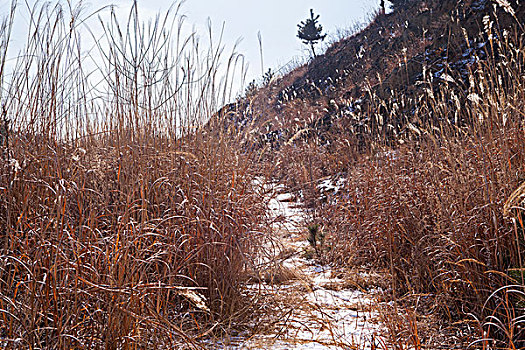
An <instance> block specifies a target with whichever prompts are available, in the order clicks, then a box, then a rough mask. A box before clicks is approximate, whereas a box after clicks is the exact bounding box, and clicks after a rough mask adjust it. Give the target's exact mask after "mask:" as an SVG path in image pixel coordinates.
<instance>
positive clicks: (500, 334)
mask: <svg viewBox="0 0 525 350" xmlns="http://www.w3.org/2000/svg"><path fill="white" fill-rule="evenodd" d="M486 53H487V56H488V59H487V60H486V61H478V63H476V64H475V65H473V66H471V68H470V71H469V72H468V76H467V77H466V79H465V80H463V79H462V77H461V76H460V75H459V73H458V72H454V71H451V73H450V74H453V77H454V79H455V81H456V82H454V83H452V82H449V83H446V84H440V85H439V86H437V85H436V84H433V83H432V82H431V81H430V80H429V81H427V82H426V86H427V87H426V88H425V92H424V93H423V94H422V95H421V97H420V98H419V101H418V103H417V104H416V107H415V108H414V109H413V113H412V114H408V116H407V115H406V114H401V113H400V114H398V115H394V116H390V120H397V121H402V123H401V125H404V126H403V127H402V129H403V132H402V133H400V134H399V135H398V136H397V137H396V138H395V140H396V141H398V140H402V141H403V142H402V145H398V146H397V147H394V148H392V147H391V146H388V145H389V144H390V145H391V141H392V139H390V142H385V143H383V142H381V141H379V142H378V141H376V143H375V150H374V151H373V152H372V153H371V154H370V155H369V156H366V157H363V158H361V160H359V161H358V162H357V165H353V166H352V167H349V169H350V170H348V172H347V176H346V179H347V182H346V185H345V191H344V194H342V195H340V196H338V197H337V200H334V201H332V202H331V203H328V204H324V205H323V206H322V208H321V209H320V213H319V214H318V215H319V216H320V219H319V220H320V222H321V223H322V224H323V225H325V230H326V231H327V232H329V233H330V235H329V236H328V238H327V239H328V240H329V243H328V245H329V247H330V250H329V251H327V252H326V254H327V255H328V256H329V260H330V261H332V262H337V263H339V264H343V265H346V264H364V265H369V266H375V267H380V268H386V269H387V270H388V271H389V272H390V273H391V275H392V282H391V293H392V294H393V295H395V296H398V297H400V296H407V295H417V296H419V299H418V300H428V301H427V302H424V303H422V304H423V305H424V306H423V309H424V308H427V310H426V311H428V310H429V309H430V310H431V311H432V312H435V313H438V314H440V315H442V317H444V319H446V320H447V321H448V322H449V324H452V323H454V322H456V321H465V322H467V323H469V324H472V323H473V324H475V325H476V326H475V328H477V329H479V335H480V336H481V337H483V338H484V339H490V340H484V341H480V342H476V343H475V344H478V345H479V344H483V347H484V348H486V349H489V348H493V346H499V347H501V346H503V348H505V349H516V348H521V347H523V346H524V343H523V339H525V333H524V329H523V322H524V320H523V314H524V310H525V309H524V304H523V288H524V286H525V279H524V277H523V272H524V265H525V260H524V252H525V236H524V229H523V214H522V210H523V207H522V206H520V205H522V204H520V205H517V206H515V210H514V211H513V212H512V215H511V214H510V212H508V213H507V215H506V214H505V211H504V204H505V203H506V201H507V200H508V199H509V197H510V196H511V194H512V192H513V191H514V190H515V189H516V188H518V187H519V186H520V185H522V184H523V181H524V180H525V167H524V165H525V124H524V120H525V118H524V112H523V111H524V108H525V105H524V101H525V90H524V89H523V86H524V84H525V80H524V77H525V71H524V64H525V48H524V45H523V37H522V35H521V34H511V33H505V34H503V35H501V36H500V39H499V40H496V39H490V38H489V39H488V41H487V46H486ZM456 73H458V74H457V75H455V74H456ZM462 81H465V83H462ZM404 98H406V97H405V96H402V95H401V94H400V95H399V96H394V99H395V100H394V103H401V102H400V101H402V100H403V99H404ZM386 104H387V103H386ZM389 104H390V106H392V102H390V103H389ZM378 105H380V103H378ZM389 110H390V111H392V110H393V111H395V109H389ZM380 113H381V112H380V110H378V112H377V115H378V116H379V115H380ZM378 119H379V118H378ZM376 125H377V126H378V127H379V128H380V127H381V125H380V123H379V122H377V124H376ZM378 133H379V134H381V132H378ZM371 138H372V137H371ZM381 144H384V146H382V145H381ZM345 156H346V155H344V154H342V155H341V159H344V157H345ZM520 203H521V202H520ZM421 298H422V299H421ZM480 346H481V345H480Z"/></svg>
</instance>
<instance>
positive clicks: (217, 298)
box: [0, 4, 265, 349]
mask: <svg viewBox="0 0 525 350" xmlns="http://www.w3.org/2000/svg"><path fill="white" fill-rule="evenodd" d="M176 10H178V9H174V11H175V12H174V13H169V14H167V15H166V17H165V18H157V20H156V21H154V22H152V23H151V24H149V25H143V24H142V23H141V22H140V20H139V17H138V11H137V8H136V7H134V8H133V9H132V12H131V13H130V16H129V22H128V23H125V24H121V23H119V22H118V21H117V19H116V15H115V14H114V13H112V14H111V18H110V19H109V21H108V22H102V23H101V24H100V25H101V27H102V28H103V30H104V33H105V34H104V36H103V37H102V38H97V47H96V49H95V50H94V51H89V55H93V56H96V57H98V58H97V60H96V62H97V67H95V68H93V71H89V72H88V71H86V70H85V69H86V68H85V67H86V66H85V61H86V60H87V57H86V56H85V55H86V53H85V52H83V51H82V50H81V46H80V34H79V26H80V25H81V23H82V21H83V19H84V18H85V17H83V16H84V14H83V12H82V11H81V9H80V8H63V7H61V6H60V5H54V6H53V5H51V4H42V5H36V6H35V8H34V9H33V12H32V17H31V18H32V21H31V28H30V29H29V33H30V36H29V37H28V41H27V46H26V47H25V49H24V51H23V52H22V53H21V54H20V55H19V57H18V59H17V60H16V63H15V67H14V70H13V74H9V75H8V74H7V73H6V71H4V70H2V71H1V74H0V77H1V82H2V86H1V88H2V95H1V97H2V100H1V103H2V119H3V120H2V123H3V124H2V128H0V131H1V139H0V141H1V144H0V150H1V160H0V169H1V173H0V191H1V197H0V202H1V205H0V232H1V234H2V239H1V241H0V346H1V347H5V348H17V349H18V348H106V349H117V348H150V347H152V346H155V347H170V348H173V347H177V346H178V345H177V344H180V343H187V344H189V345H191V346H193V347H199V345H198V343H197V342H196V339H198V338H199V337H200V336H205V335H210V334H211V333H213V332H215V333H219V334H220V333H221V332H223V329H227V328H229V327H230V325H231V324H232V323H234V324H236V325H238V326H240V325H242V324H243V323H245V322H253V317H254V316H253V314H252V313H251V312H253V310H254V309H255V308H256V305H255V304H254V303H255V302H256V300H255V299H253V298H248V297H246V296H245V295H244V294H243V293H242V283H243V281H244V274H245V272H246V266H247V265H249V264H250V261H251V259H253V257H254V256H255V254H256V251H257V249H258V240H259V237H260V233H259V232H261V229H264V227H263V226H262V223H264V215H265V212H264V207H263V206H262V204H261V203H262V202H263V199H262V198H261V197H260V195H259V194H257V193H255V192H254V189H253V186H252V182H253V178H254V176H255V175H256V174H257V175H260V172H259V171H258V169H257V166H256V165H255V163H253V162H249V157H250V155H249V154H241V153H240V152H239V150H238V149H235V148H234V147H232V144H231V143H228V142H227V139H226V138H225V137H222V136H221V135H210V134H209V133H206V132H204V133H200V132H196V130H199V128H200V126H201V125H202V124H203V123H204V122H205V121H206V120H207V119H208V118H210V116H211V115H212V113H214V111H215V110H217V106H218V105H220V104H223V103H224V98H226V97H225V96H226V93H227V92H226V91H227V90H226V89H227V86H228V85H229V82H228V81H223V82H222V84H221V83H220V82H219V81H218V77H216V76H217V75H218V74H219V73H218V68H217V67H218V64H219V62H221V61H222V60H223V59H222V58H221V52H222V51H221V48H220V44H219V45H217V46H216V45H213V46H210V47H211V48H210V50H209V51H207V52H206V51H205V52H204V53H203V52H202V51H201V49H200V46H199V43H198V39H197V37H196V36H195V35H191V36H189V37H187V38H184V37H181V36H180V35H181V34H180V30H177V29H180V27H181V26H182V23H181V22H178V18H179V16H178V15H177V13H176ZM0 30H1V32H0V38H1V40H2V41H1V46H0V48H1V49H0V53H1V54H2V55H0V58H1V59H2V61H1V63H2V67H4V64H5V62H6V58H5V52H6V48H7V45H8V43H9V41H10V38H9V30H10V20H9V18H8V19H7V20H6V22H5V23H4V25H3V26H2V27H1V28H0ZM177 33H178V35H179V36H176V35H177ZM84 34H85V33H84ZM172 35H174V36H175V37H172ZM228 62H229V63H228V64H231V65H232V66H231V67H230V69H231V70H233V64H234V62H235V56H232V57H230V58H229V60H228ZM232 62H233V63H232ZM181 67H182V69H181ZM181 72H182V73H181ZM230 74H233V73H231V72H230ZM90 76H99V77H101V78H102V81H100V82H97V83H96V84H94V82H93V80H92V78H90ZM225 327H226V328H225Z"/></svg>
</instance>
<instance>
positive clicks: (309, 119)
mask: <svg viewBox="0 0 525 350" xmlns="http://www.w3.org/2000/svg"><path fill="white" fill-rule="evenodd" d="M512 8H513V11H514V12H513V14H509V13H508V12H506V11H505V9H504V8H503V7H501V6H494V4H493V2H490V1H486V0H480V1H412V2H409V5H406V7H401V8H399V9H398V10H397V11H395V12H393V13H391V14H386V15H381V14H378V15H377V16H376V17H375V19H374V20H373V21H372V22H371V23H370V24H369V25H368V27H367V28H365V29H364V30H362V31H360V32H359V33H357V34H355V35H353V36H351V37H349V38H345V39H342V40H340V41H339V42H336V43H335V44H333V45H332V46H331V47H329V48H328V49H327V50H326V52H325V53H324V54H322V55H319V56H318V57H316V58H313V59H311V61H310V62H309V63H308V64H306V65H304V66H300V67H297V68H295V69H294V70H292V71H291V72H289V73H288V74H286V75H284V76H279V77H276V78H274V79H273V80H272V82H271V83H270V84H267V85H266V86H263V87H261V88H260V89H259V90H258V91H257V92H256V93H252V94H251V95H250V96H247V97H245V98H241V99H240V100H239V101H238V102H237V103H234V104H230V105H228V106H226V107H225V108H223V109H222V110H221V114H222V115H224V114H227V115H228V116H229V118H231V119H232V125H234V126H235V127H236V128H238V127H241V128H242V126H248V125H250V126H255V127H256V128H260V130H259V131H258V132H257V133H256V135H258V137H259V138H260V140H257V141H255V140H252V142H257V143H260V144H261V145H264V144H266V143H268V142H269V143H270V144H272V145H273V146H274V147H275V146H277V145H278V144H284V143H286V142H287V141H288V140H289V139H290V138H292V137H293V136H294V135H296V134H297V132H299V131H300V130H304V129H305V128H308V129H309V130H311V132H309V133H308V134H309V135H313V134H316V136H317V137H318V138H320V139H321V142H325V141H323V140H324V139H330V137H331V132H330V130H331V129H333V130H332V131H333V132H334V133H336V134H337V132H338V131H335V130H337V129H340V128H343V129H345V130H352V132H354V133H355V134H356V135H357V136H358V137H359V138H369V137H372V139H373V140H374V141H375V140H376V139H377V138H381V139H382V140H384V138H385V137H386V138H388V136H392V135H400V134H406V133H407V132H408V129H407V125H408V123H412V124H414V125H415V126H418V125H422V124H424V123H426V122H428V121H429V120H430V119H432V118H438V117H437V116H433V115H432V113H429V114H426V113H425V112H427V111H425V110H423V109H422V107H421V106H418V105H417V103H416V101H418V99H420V98H421V97H422V96H423V95H424V93H425V91H426V90H427V89H428V88H429V87H431V88H432V89H436V88H439V86H443V85H447V86H451V87H452V88H453V89H454V90H455V91H456V92H457V94H458V98H460V99H461V103H465V102H466V101H465V98H466V97H467V95H468V91H467V90H468V86H469V73H472V72H473V71H475V70H476V67H477V65H479V64H484V63H483V62H486V58H487V56H498V52H497V51H494V52H492V51H491V50H497V48H496V49H495V47H494V46H493V45H492V44H493V43H492V42H491V40H489V37H490V36H491V35H492V36H493V38H494V40H497V38H501V37H503V35H505V34H504V32H505V31H506V30H507V31H508V34H509V35H511V36H514V37H519V35H520V33H521V32H520V27H519V26H518V19H521V18H524V16H525V12H524V11H525V10H524V6H523V5H518V4H516V6H513V7H512ZM489 24H490V29H489V28H488V27H487V26H488V25H489ZM467 38H468V39H467ZM429 84H430V85H429ZM400 99H403V103H399V102H400ZM381 104H382V105H383V106H381V108H378V107H379V105H381ZM393 104H397V107H396V108H398V109H399V108H400V110H399V113H398V115H397V118H392V116H391V114H392V113H391V109H392V105H393ZM379 120H381V121H379ZM456 122H459V123H461V122H462V121H456ZM378 123H379V124H380V125H378ZM334 137H336V136H334Z"/></svg>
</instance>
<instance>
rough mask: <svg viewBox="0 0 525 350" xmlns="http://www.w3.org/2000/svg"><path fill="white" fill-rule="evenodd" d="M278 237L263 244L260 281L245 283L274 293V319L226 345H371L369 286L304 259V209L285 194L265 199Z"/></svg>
mask: <svg viewBox="0 0 525 350" xmlns="http://www.w3.org/2000/svg"><path fill="white" fill-rule="evenodd" d="M269 209H270V211H271V213H272V215H273V216H274V217H275V218H280V219H281V220H278V221H279V223H277V224H275V225H276V226H275V232H276V236H277V237H276V238H277V239H278V242H277V243H273V244H271V246H269V247H268V249H267V251H268V254H267V256H266V257H265V261H266V263H268V262H271V264H268V266H269V267H268V268H267V269H266V270H265V271H264V272H263V274H262V276H261V278H262V280H263V281H264V282H262V283H256V284H252V285H249V286H248V288H250V289H252V290H254V291H258V292H261V291H262V292H268V293H273V295H274V297H275V303H276V307H277V308H278V309H279V310H280V311H281V317H280V318H279V322H277V324H275V326H274V327H273V328H272V329H271V330H270V331H269V332H268V334H265V335H256V336H254V337H252V338H250V339H237V340H236V341H234V342H232V343H230V344H229V346H228V347H227V348H231V349H274V350H281V349H283V350H284V349H313V350H325V349H374V348H375V345H372V344H376V343H377V339H378V333H379V330H380V326H379V323H378V322H377V321H376V319H377V314H376V312H375V311H373V310H374V307H373V305H374V304H375V300H374V292H373V291H368V292H367V291H364V290H359V289H358V288H357V287H356V283H355V281H356V278H361V279H366V278H367V277H369V276H366V274H364V273H361V274H360V275H359V276H356V275H355V274H354V275H353V276H349V275H348V274H347V273H344V272H342V271H337V270H335V269H333V268H330V267H329V266H321V265H318V264H316V262H315V259H311V258H310V259H308V258H306V256H307V255H308V251H311V248H310V247H309V244H308V242H307V239H306V235H307V233H306V231H307V228H306V225H305V223H304V220H305V212H304V210H303V209H302V208H301V206H300V204H299V203H296V202H293V201H292V196H291V195H290V194H286V193H284V194H280V195H278V196H276V197H275V198H274V199H272V200H271V201H270V208H269Z"/></svg>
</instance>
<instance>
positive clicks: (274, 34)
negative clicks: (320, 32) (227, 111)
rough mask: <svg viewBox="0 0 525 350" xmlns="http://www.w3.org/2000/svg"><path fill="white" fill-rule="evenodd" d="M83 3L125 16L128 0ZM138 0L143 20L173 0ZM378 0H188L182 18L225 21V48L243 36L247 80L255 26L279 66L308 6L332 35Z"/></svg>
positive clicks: (295, 47)
mask: <svg viewBox="0 0 525 350" xmlns="http://www.w3.org/2000/svg"><path fill="white" fill-rule="evenodd" d="M71 1H73V2H74V3H76V1H74V0H71ZM10 2H11V0H0V13H2V14H5V13H6V12H7V10H8V8H9V4H10ZM26 2H27V3H28V4H30V6H32V5H33V4H34V3H35V1H34V0H19V10H18V13H17V20H18V22H17V25H16V26H15V31H14V37H13V40H14V41H15V43H16V44H15V45H13V46H15V47H17V46H18V47H19V46H20V45H23V42H24V40H25V34H24V33H23V28H24V26H26V25H27V18H28V15H27V11H26V10H24V9H27V6H26V5H25V3H26ZM51 2H52V3H54V1H51ZM64 2H65V1H64ZM83 3H84V4H85V7H86V11H85V13H86V12H87V13H89V12H92V11H95V10H97V9H99V8H101V7H104V6H106V5H110V4H114V5H116V6H117V7H118V13H119V15H122V16H123V18H124V19H125V14H127V13H128V12H129V9H130V6H131V4H132V0H115V1H104V0H90V1H88V0H85V1H84V2H83ZM138 3H139V9H140V12H139V13H140V16H141V18H142V19H143V20H147V19H148V17H150V18H151V17H154V16H155V14H156V13H158V12H161V13H162V12H165V11H166V10H167V9H168V8H169V6H170V5H171V4H172V3H173V2H171V1H163V0H139V1H138ZM378 4H379V0H330V1H327V0H186V1H185V2H184V4H183V6H182V11H181V12H182V14H184V15H186V16H187V19H186V23H187V24H188V25H190V26H195V28H196V29H197V30H198V31H199V32H201V31H202V32H203V34H204V35H205V32H206V31H205V29H206V23H207V19H208V18H209V19H210V20H211V22H212V26H213V28H214V30H215V32H216V33H219V32H220V29H221V27H222V25H223V24H224V26H225V27H224V37H223V44H224V45H225V46H226V49H227V50H228V51H230V50H231V48H232V46H233V45H234V43H235V42H236V41H237V40H238V39H242V41H241V42H240V44H239V45H238V47H237V51H238V52H240V53H243V54H244V55H245V56H246V58H247V61H248V62H249V64H250V68H249V71H248V75H247V80H248V81H250V80H252V79H254V78H260V76H261V59H260V53H259V43H258V35H257V34H258V32H260V33H261V36H262V43H263V44H262V45H263V62H264V70H265V71H266V70H267V69H268V68H272V69H273V70H278V69H279V67H281V66H283V65H285V64H287V63H288V62H290V61H291V60H292V59H294V58H297V57H301V56H303V57H304V56H305V55H307V53H306V52H305V50H304V48H305V46H304V45H303V44H302V43H301V41H300V40H299V39H298V38H297V37H296V35H297V24H298V23H299V22H300V21H302V20H304V19H306V18H307V17H309V11H310V8H313V9H314V11H315V13H317V14H319V15H320V16H321V17H320V19H319V23H321V24H322V25H323V27H324V29H325V32H326V33H327V34H328V35H329V36H330V35H335V34H336V32H337V29H345V28H350V27H352V26H354V25H355V24H356V23H363V22H366V20H367V18H368V15H369V14H370V13H371V12H372V11H373V10H374V9H376V8H377V7H378ZM107 12H109V10H107ZM24 20H25V22H24ZM24 23H25V24H24Z"/></svg>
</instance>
